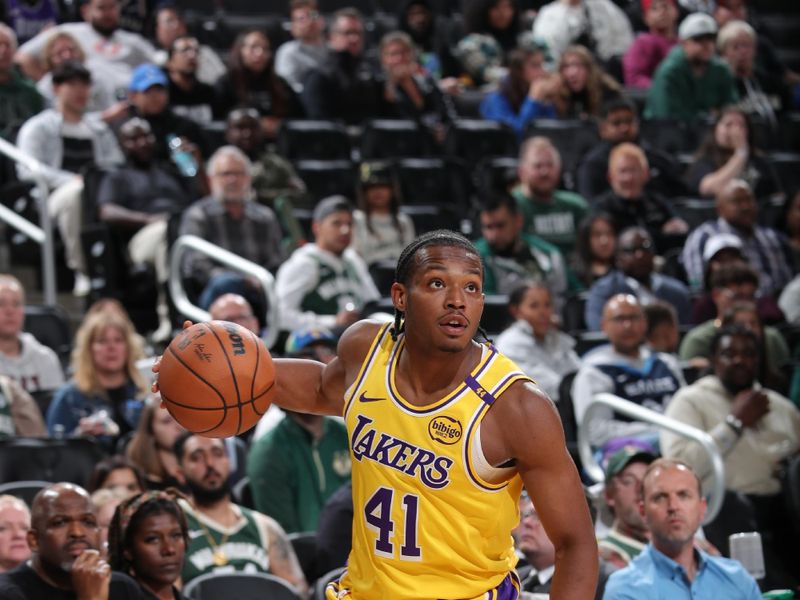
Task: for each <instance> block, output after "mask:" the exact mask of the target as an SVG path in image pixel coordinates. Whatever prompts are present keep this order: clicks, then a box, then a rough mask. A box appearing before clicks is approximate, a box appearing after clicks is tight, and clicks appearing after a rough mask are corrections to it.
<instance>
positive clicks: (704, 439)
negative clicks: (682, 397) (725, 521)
mask: <svg viewBox="0 0 800 600" xmlns="http://www.w3.org/2000/svg"><path fill="white" fill-rule="evenodd" d="M603 406H607V407H609V408H611V409H613V410H614V412H618V413H621V414H623V415H625V416H628V417H631V418H632V419H636V420H637V421H642V422H645V423H651V424H652V425H656V426H657V427H660V428H661V429H666V430H668V431H671V432H672V433H677V434H678V435H681V436H683V437H686V438H689V439H691V440H694V441H695V442H697V443H699V444H700V445H701V446H702V447H703V449H704V450H705V451H706V452H707V453H708V456H709V458H710V459H711V474H712V485H711V492H710V494H709V497H708V508H707V509H706V516H705V519H704V520H703V524H707V523H710V522H711V521H713V520H714V519H715V518H716V516H717V514H718V513H719V511H720V508H722V501H723V499H724V496H725V464H724V463H723V461H722V454H720V451H719V449H718V448H717V445H716V443H715V442H714V439H713V438H712V437H711V436H710V435H709V434H707V433H706V432H705V431H701V430H700V429H697V428H696V427H692V426H691V425H686V424H685V423H681V422H680V421H676V420H675V419H673V418H671V417H667V416H666V415H662V414H661V413H657V412H655V411H654V410H650V409H649V408H644V407H643V406H639V405H638V404H634V403H633V402H630V401H629V400H625V399H623V398H620V397H619V396H615V395H614V394H607V393H601V394H595V395H594V396H592V399H591V400H590V401H589V406H588V407H587V408H586V412H585V413H584V415H583V419H582V421H581V422H580V423H579V426H578V452H579V453H580V457H581V462H582V463H583V468H584V470H585V471H586V473H587V474H588V475H589V477H591V478H592V479H593V480H594V481H603V480H604V479H605V473H604V472H603V469H602V467H600V465H599V464H597V461H596V460H595V457H594V453H593V452H592V445H591V444H590V443H589V427H588V426H589V423H590V422H591V421H592V419H593V418H594V416H595V415H596V413H597V412H598V411H599V410H600V409H601V408H602V407H603Z"/></svg>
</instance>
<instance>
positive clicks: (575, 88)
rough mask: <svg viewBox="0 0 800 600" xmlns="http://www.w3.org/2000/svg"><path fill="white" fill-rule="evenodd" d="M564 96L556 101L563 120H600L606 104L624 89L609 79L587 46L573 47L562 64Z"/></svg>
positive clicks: (559, 68)
mask: <svg viewBox="0 0 800 600" xmlns="http://www.w3.org/2000/svg"><path fill="white" fill-rule="evenodd" d="M558 73H559V75H561V82H562V83H561V93H560V94H559V95H558V96H557V98H556V100H555V105H556V110H557V111H558V114H559V116H560V117H561V118H563V119H587V118H590V117H598V116H600V112H601V108H602V106H603V103H604V102H606V101H608V100H611V99H612V98H615V97H616V96H619V95H620V94H621V93H622V87H621V86H620V84H619V83H617V82H616V81H615V80H614V78H613V77H611V76H610V75H608V74H607V73H606V72H605V71H603V69H602V68H601V67H600V65H598V64H597V61H596V60H595V59H594V57H593V56H592V54H591V53H590V52H589V51H588V50H587V49H586V48H584V47H583V46H570V47H569V48H567V49H566V50H565V51H564V53H563V54H562V55H561V59H560V60H559V61H558Z"/></svg>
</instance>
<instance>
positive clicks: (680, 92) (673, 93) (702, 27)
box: [644, 13, 738, 121]
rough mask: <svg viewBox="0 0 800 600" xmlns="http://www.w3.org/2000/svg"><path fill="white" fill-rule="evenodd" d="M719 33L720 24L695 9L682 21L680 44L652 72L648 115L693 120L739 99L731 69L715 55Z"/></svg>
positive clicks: (646, 115) (647, 106) (658, 117)
mask: <svg viewBox="0 0 800 600" xmlns="http://www.w3.org/2000/svg"><path fill="white" fill-rule="evenodd" d="M716 36H717V24H716V23H715V22H714V19H713V18H711V17H710V16H709V15H706V14H702V13H695V14H691V15H689V16H688V17H686V18H685V19H684V20H683V22H681V25H680V27H679V28H678V39H679V40H680V45H678V46H676V47H675V48H673V49H672V50H670V52H669V54H667V57H666V58H665V59H664V60H663V61H661V64H660V65H659V66H658V68H657V69H656V72H655V74H654V75H653V84H652V85H651V86H650V92H649V94H648V95H647V105H646V106H645V110H644V116H645V118H647V119H680V120H683V121H693V120H697V119H702V118H704V117H707V116H709V115H711V114H714V113H717V112H719V111H720V110H722V109H723V108H724V107H725V106H726V105H728V104H732V103H734V102H736V100H738V94H737V93H736V86H735V85H734V81H733V75H732V74H731V72H730V69H728V67H727V65H726V64H725V63H724V62H722V61H721V60H720V59H718V58H716V57H715V56H714V43H715V40H716Z"/></svg>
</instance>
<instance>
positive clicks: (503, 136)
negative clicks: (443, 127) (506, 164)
mask: <svg viewBox="0 0 800 600" xmlns="http://www.w3.org/2000/svg"><path fill="white" fill-rule="evenodd" d="M444 148H445V153H446V154H447V156H449V157H451V158H453V159H455V160H458V161H459V162H460V163H461V164H463V165H465V166H466V167H467V168H469V169H474V168H475V165H477V164H478V162H480V161H481V160H483V159H486V158H490V157H493V156H514V155H516V154H517V138H516V136H515V135H514V132H513V131H511V129H509V128H508V127H506V126H505V125H501V124H500V123H496V122H494V121H483V120H479V119H459V120H458V121H455V122H454V123H452V124H451V125H450V127H449V128H448V131H447V135H446V136H445V141H444Z"/></svg>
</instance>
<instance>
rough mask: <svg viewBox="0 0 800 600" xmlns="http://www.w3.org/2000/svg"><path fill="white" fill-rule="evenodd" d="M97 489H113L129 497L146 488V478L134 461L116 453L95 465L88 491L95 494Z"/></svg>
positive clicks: (87, 487)
mask: <svg viewBox="0 0 800 600" xmlns="http://www.w3.org/2000/svg"><path fill="white" fill-rule="evenodd" d="M97 490H112V491H114V492H119V493H120V494H122V495H123V497H124V498H129V497H131V496H135V495H137V494H141V493H142V492H143V491H144V490H145V484H144V478H143V477H142V474H141V473H140V472H139V469H138V468H137V467H136V466H134V464H133V463H131V462H129V461H128V459H126V458H125V457H123V456H120V455H119V454H115V455H113V456H110V457H108V458H106V459H103V460H101V461H100V462H99V463H97V464H96V465H95V466H94V470H93V471H92V474H91V475H90V476H89V483H88V484H87V486H86V491H87V492H89V493H90V494H94V493H95V492H96V491H97Z"/></svg>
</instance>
